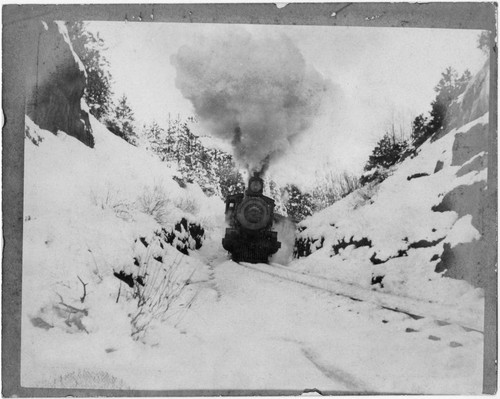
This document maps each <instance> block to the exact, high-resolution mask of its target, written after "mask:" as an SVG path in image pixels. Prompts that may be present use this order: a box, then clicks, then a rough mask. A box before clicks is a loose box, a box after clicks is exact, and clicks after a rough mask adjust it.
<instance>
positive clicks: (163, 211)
mask: <svg viewBox="0 0 500 399" xmlns="http://www.w3.org/2000/svg"><path fill="white" fill-rule="evenodd" d="M170 202H171V200H170V198H169V197H168V194H167V193H166V191H165V189H164V188H163V186H162V185H160V184H155V185H154V187H152V188H151V187H146V188H145V189H144V191H143V192H142V194H141V195H140V196H139V198H138V199H137V203H138V206H139V209H140V210H141V211H142V212H144V213H146V214H148V215H151V216H153V218H154V219H155V220H156V221H157V222H158V223H159V224H160V225H165V224H166V223H167V222H168V220H167V216H168V205H169V204H170Z"/></svg>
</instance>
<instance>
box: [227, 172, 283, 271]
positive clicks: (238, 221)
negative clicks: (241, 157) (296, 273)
mask: <svg viewBox="0 0 500 399" xmlns="http://www.w3.org/2000/svg"><path fill="white" fill-rule="evenodd" d="M263 190H264V181H263V180H262V179H261V178H260V177H259V174H258V173H254V175H253V176H252V177H250V180H249V182H248V188H247V189H246V191H245V193H244V194H242V193H239V194H233V195H229V196H228V197H227V198H226V220H227V222H228V224H229V226H230V227H228V228H227V229H226V235H225V236H224V238H223V239H222V246H223V247H224V249H226V250H227V251H229V252H230V253H231V255H232V259H233V260H234V261H235V262H249V263H267V261H268V259H269V256H271V255H272V254H275V253H276V252H277V251H278V249H279V248H280V247H281V243H280V242H279V241H278V233H277V232H275V231H271V227H272V225H273V217H274V200H273V199H271V198H269V197H266V196H265V195H263Z"/></svg>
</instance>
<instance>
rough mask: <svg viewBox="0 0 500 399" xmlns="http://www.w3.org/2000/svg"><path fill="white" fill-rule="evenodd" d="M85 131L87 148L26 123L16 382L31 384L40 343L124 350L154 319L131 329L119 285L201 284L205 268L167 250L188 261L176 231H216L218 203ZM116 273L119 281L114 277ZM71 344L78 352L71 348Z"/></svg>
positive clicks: (187, 247)
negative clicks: (90, 139) (165, 279)
mask: <svg viewBox="0 0 500 399" xmlns="http://www.w3.org/2000/svg"><path fill="white" fill-rule="evenodd" d="M91 124H92V129H93V134H94V138H95V146H94V148H89V147H87V146H85V145H84V144H82V143H81V142H79V141H78V140H77V139H75V138H73V137H71V136H68V135H66V134H65V133H63V132H59V133H58V134H57V135H54V134H53V133H51V132H49V131H46V130H42V129H40V128H38V126H36V125H35V124H34V123H33V122H32V121H31V120H30V119H29V118H27V119H26V140H25V178H24V182H25V188H24V195H25V196H24V231H23V235H24V241H23V300H22V314H23V320H22V323H23V324H22V332H23V339H22V345H23V351H22V353H23V363H22V365H23V372H24V373H26V374H24V375H25V376H26V375H27V376H30V377H33V373H32V372H31V371H30V370H31V368H30V367H31V366H30V365H33V364H35V363H36V362H35V358H36V357H37V356H38V355H41V354H40V353H38V352H37V348H40V342H41V341H40V340H42V342H43V341H45V340H49V342H52V343H54V342H57V341H60V342H61V344H64V343H66V344H67V345H70V346H73V348H74V350H75V352H74V354H73V355H74V356H81V355H83V353H82V350H90V351H92V350H95V351H101V350H102V353H105V352H104V349H105V348H109V347H110V346H113V347H116V346H120V345H122V344H123V345H131V346H133V345H134V344H135V343H134V339H137V338H141V337H143V336H144V334H143V333H144V331H142V330H141V327H142V326H144V325H147V324H148V323H149V324H150V325H153V324H154V323H156V322H159V321H160V320H161V317H156V319H155V320H151V319H152V318H153V313H154V312H147V313H148V314H147V315H144V314H141V315H140V318H139V319H140V320H141V324H140V325H138V324H137V323H138V322H137V320H134V319H133V317H134V315H136V314H137V309H138V298H134V295H136V291H135V290H134V289H133V288H131V287H129V286H128V284H127V282H130V281H131V280H130V279H135V283H136V284H138V280H137V278H138V277H141V278H143V279H145V280H147V279H150V280H149V282H148V284H149V285H150V286H151V287H155V289H159V290H160V291H161V289H162V286H159V285H158V284H159V283H158V284H156V283H157V282H159V281H160V279H157V282H155V281H153V280H152V278H153V277H149V276H148V274H149V275H151V276H154V273H155V272H156V273H158V272H159V273H164V274H165V275H168V276H169V279H170V280H171V281H172V282H173V284H177V283H179V284H181V282H182V281H183V280H186V279H188V278H190V280H191V281H197V280H203V279H205V280H206V279H207V276H208V273H209V270H208V266H207V265H206V264H205V263H202V262H201V261H199V260H197V259H196V258H195V257H193V256H186V255H184V254H183V253H181V252H180V251H179V250H178V249H176V247H178V248H180V249H182V250H183V252H190V253H193V250H194V249H195V248H196V247H197V246H198V247H199V245H197V243H196V242H195V239H194V237H193V236H192V235H190V233H189V231H187V230H188V229H186V228H185V227H186V226H189V227H191V226H196V227H198V228H203V229H204V232H202V233H200V231H197V234H198V236H196V238H197V239H198V240H199V241H203V239H204V238H206V237H207V236H210V234H213V232H214V230H215V229H216V226H219V225H221V224H222V223H223V212H224V208H223V203H222V201H221V200H220V199H218V198H215V197H212V198H208V197H206V196H205V195H204V194H203V192H202V191H201V189H200V188H199V187H198V186H195V185H187V187H186V188H181V187H180V186H179V185H178V183H176V181H174V180H172V177H173V176H174V175H175V173H176V172H175V170H172V169H170V168H168V167H167V166H166V164H164V163H162V162H160V161H159V160H158V159H156V158H154V157H153V156H151V155H150V154H148V153H147V152H145V151H144V150H142V149H139V148H136V147H133V146H131V145H130V144H128V143H126V142H125V141H123V140H122V139H120V138H118V137H117V136H115V135H113V134H112V133H111V132H109V131H108V130H107V129H106V128H104V126H102V125H101V124H100V123H99V122H98V121H97V120H95V119H93V118H91ZM218 216H219V217H220V219H221V220H218V219H217V217H218ZM182 219H185V221H186V222H185V223H184V225H182V223H180V222H181V221H182ZM168 243H171V244H172V245H168ZM198 244H199V243H198ZM147 268H149V269H147ZM146 269H147V270H146ZM165 270H166V272H165ZM120 273H122V276H124V277H125V279H124V280H123V279H122V280H120V279H119V278H117V276H116V274H118V275H119V274H120ZM168 273H170V274H168ZM127 276H129V278H128V280H127V278H126V277H127ZM155 284H156V285H155ZM172 287H173V286H172ZM172 290H174V288H172ZM190 291H191V292H190ZM193 293H194V290H193V289H192V288H191V287H190V286H186V287H185V290H184V293H183V295H184V297H182V298H181V297H179V301H178V302H179V303H178V304H176V303H173V304H172V307H174V308H175V306H181V305H182V303H183V301H184V302H185V300H186V298H189V297H190V295H192V294H193ZM152 295H153V294H151V296H152ZM181 299H183V300H181ZM149 305H150V304H148V306H149ZM153 310H155V309H153ZM158 311H159V312H161V311H163V309H159V310H158ZM156 316H157V315H156ZM134 323H135V324H134ZM44 330H46V331H44ZM134 333H136V334H135V335H134ZM40 334H42V335H43V336H40ZM47 334H49V335H47ZM75 334H76V335H75ZM82 337H85V338H82ZM81 339H84V340H86V341H87V344H86V345H82V346H76V342H77V341H80V340H81ZM80 343H81V342H80ZM89 346H90V348H89ZM49 347H50V346H49ZM49 347H48V348H49ZM92 348H93V349H92ZM96 359H99V356H97V357H96ZM59 360H61V359H59ZM42 364H43V363H42Z"/></svg>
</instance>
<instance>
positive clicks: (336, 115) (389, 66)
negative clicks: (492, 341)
mask: <svg viewBox="0 0 500 399" xmlns="http://www.w3.org/2000/svg"><path fill="white" fill-rule="evenodd" d="M88 28H89V30H91V31H93V32H99V34H100V36H101V38H102V39H103V40H104V42H105V44H106V48H107V49H106V51H105V55H106V57H107V59H108V60H109V62H110V71H111V74H112V76H113V78H114V86H113V88H114V92H115V95H116V96H117V97H118V96H121V95H122V94H126V95H127V98H128V100H129V104H130V106H131V108H132V109H133V111H134V113H135V116H136V119H137V121H138V124H140V125H142V124H143V123H149V122H151V121H153V120H156V121H157V122H158V123H160V125H161V124H165V123H166V122H167V121H168V118H169V117H172V118H174V117H176V116H177V115H180V116H181V117H183V118H184V117H188V116H192V115H195V116H196V113H195V109H194V107H193V104H192V103H191V102H190V101H189V100H187V99H186V98H184V96H183V94H182V93H181V90H180V89H179V88H178V87H177V86H176V83H175V79H176V76H177V71H176V68H175V67H174V65H173V64H172V62H171V59H172V56H174V55H175V54H177V53H178V51H179V49H180V48H181V47H182V46H185V45H188V46H189V45H192V44H194V43H200V41H203V40H204V39H206V38H210V37H214V36H217V35H219V36H220V35H222V36H224V35H228V36H232V35H233V34H234V33H235V32H237V31H241V30H242V29H243V30H244V31H246V32H249V33H250V34H251V35H253V36H255V37H260V38H265V37H267V36H269V35H279V34H285V35H286V36H287V37H288V38H289V39H290V40H291V41H292V42H293V43H294V44H295V46H296V47H297V48H298V50H299V51H300V53H301V54H302V56H303V58H304V60H305V63H306V64H307V66H308V67H310V68H313V69H315V70H316V71H317V72H319V73H320V74H321V75H322V76H323V77H324V78H325V79H328V80H330V81H331V82H332V84H333V85H334V86H335V87H336V88H337V94H338V95H337V96H336V99H335V101H333V102H332V103H331V104H329V107H328V109H327V110H326V111H325V112H322V113H321V114H320V115H318V116H317V117H316V118H315V119H314V121H313V122H312V124H311V126H309V127H308V129H307V130H306V131H304V132H303V133H302V134H301V135H300V136H299V138H298V139H296V140H295V141H294V142H293V145H292V146H291V147H290V148H288V149H287V151H286V153H285V154H284V155H283V156H281V157H280V158H279V159H278V160H277V161H276V162H274V163H273V164H272V165H271V167H270V169H269V172H270V174H272V176H273V178H275V179H276V180H277V181H278V182H281V183H285V182H291V183H297V184H298V185H299V186H307V185H308V184H310V183H311V181H312V180H313V177H314V175H315V173H316V172H318V171H320V173H321V170H324V169H325V168H330V169H333V170H335V171H338V172H339V173H340V172H342V171H344V170H347V171H349V172H352V173H357V174H359V173H361V172H362V168H363V165H364V163H365V162H366V160H367V158H368V156H369V154H370V153H371V150H372V149H373V147H374V145H375V144H376V142H377V141H378V139H380V138H381V136H382V135H383V134H384V132H385V131H386V130H387V129H389V128H390V127H391V125H393V124H394V125H395V127H396V129H397V130H399V129H400V128H402V129H403V130H405V131H406V132H409V129H410V124H411V121H412V120H413V119H414V118H415V116H417V115H418V114H420V113H424V112H427V111H429V110H430V103H431V101H432V100H433V99H434V97H435V92H434V90H433V88H434V87H435V86H436V84H437V83H438V81H439V79H440V77H441V72H443V71H444V70H445V68H446V67H448V66H452V67H454V68H455V69H456V70H457V71H458V72H459V73H462V72H463V71H464V70H465V69H469V71H470V72H471V73H472V74H474V73H475V72H477V71H478V70H479V69H480V68H481V67H482V66H483V64H484V62H485V61H486V57H485V55H484V54H483V53H482V52H481V50H479V49H478V48H477V38H478V36H479V34H480V31H474V30H451V29H422V28H411V29H410V28H366V27H331V26H283V25H235V24H231V25H226V24H180V23H175V24H174V23H171V24H168V23H144V22H140V23H133V22H91V23H89V25H88ZM195 129H198V131H197V133H199V134H203V135H205V134H209V133H210V132H209V131H207V129H206V127H205V126H197V127H195ZM214 142H215V141H214ZM225 144H226V145H227V144H228V143H225ZM225 148H228V147H227V146H226V147H225Z"/></svg>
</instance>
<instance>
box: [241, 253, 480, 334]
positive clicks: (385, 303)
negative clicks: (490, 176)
mask: <svg viewBox="0 0 500 399" xmlns="http://www.w3.org/2000/svg"><path fill="white" fill-rule="evenodd" d="M239 265H240V266H242V267H246V268H248V269H253V270H256V271H260V272H262V273H267V274H270V275H272V276H277V277H281V278H283V279H286V280H290V281H294V282H296V283H299V284H303V285H306V286H309V287H313V288H318V289H321V290H323V291H328V292H330V293H332V294H335V295H340V296H344V297H347V298H350V299H353V300H355V301H365V302H371V303H373V304H376V305H378V306H380V307H382V308H384V309H387V310H392V311H395V312H399V313H405V314H407V315H408V316H410V317H412V318H414V319H421V318H432V319H434V320H436V321H437V322H439V323H441V324H457V325H459V326H460V327H462V328H464V329H466V330H472V331H477V332H479V333H481V334H483V333H484V321H483V313H482V314H480V315H478V314H474V313H473V312H470V311H464V310H463V309H459V308H457V307H455V306H451V305H443V304H438V303H433V302H426V301H421V300H417V299H413V298H408V297H401V296H396V295H391V294H387V293H384V292H379V291H373V290H367V289H365V288H362V287H360V286H357V285H355V284H349V283H345V282H340V281H335V280H331V279H327V278H325V277H319V276H312V275H305V274H302V273H298V272H295V271H292V270H290V269H288V268H287V267H285V266H282V265H278V264H272V265H267V264H263V263H257V264H253V263H245V262H241V263H239Z"/></svg>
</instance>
